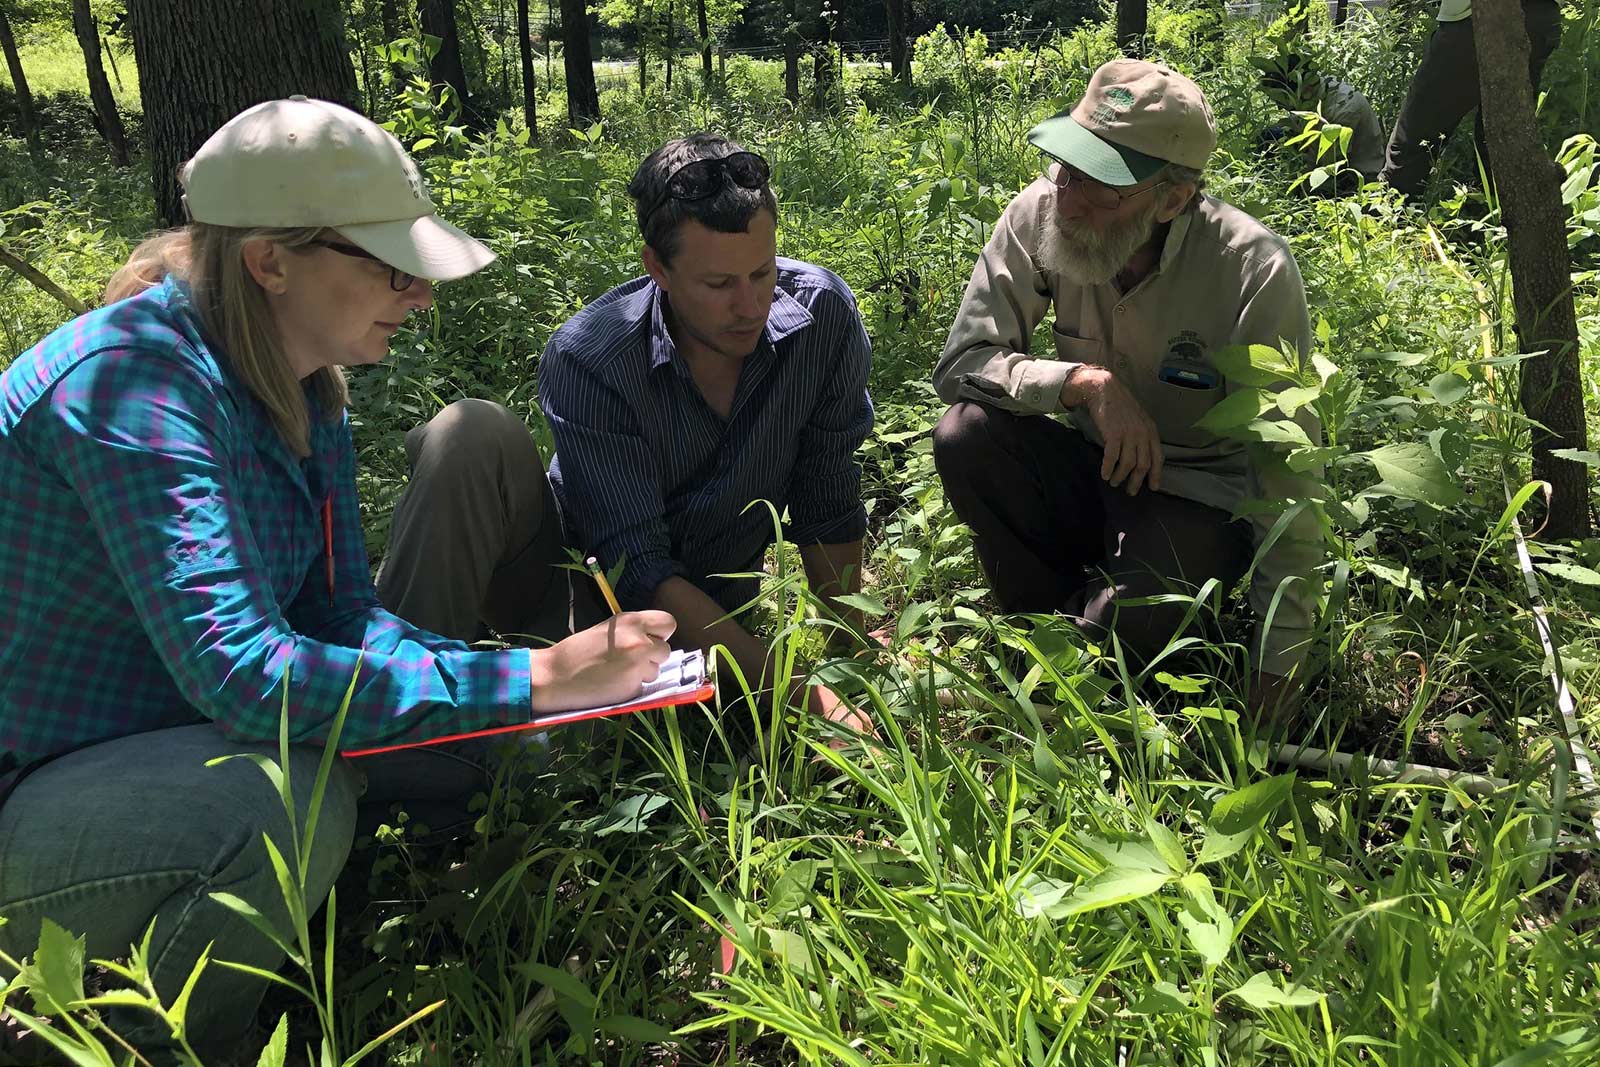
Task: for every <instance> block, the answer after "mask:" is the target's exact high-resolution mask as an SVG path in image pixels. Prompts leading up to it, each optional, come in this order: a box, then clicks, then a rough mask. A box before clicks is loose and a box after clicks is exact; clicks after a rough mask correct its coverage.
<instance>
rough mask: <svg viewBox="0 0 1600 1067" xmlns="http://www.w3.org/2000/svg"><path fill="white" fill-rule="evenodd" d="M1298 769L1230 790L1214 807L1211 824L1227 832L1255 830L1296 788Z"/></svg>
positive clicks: (1235, 832)
mask: <svg viewBox="0 0 1600 1067" xmlns="http://www.w3.org/2000/svg"><path fill="white" fill-rule="evenodd" d="M1294 780H1295V776H1294V772H1293V771H1290V772H1289V773H1288V774H1280V775H1278V776H1277V777H1274V778H1263V779H1261V780H1260V781H1259V782H1251V783H1250V784H1249V785H1247V786H1245V787H1244V788H1243V789H1240V790H1238V791H1237V792H1234V793H1229V794H1228V795H1227V796H1225V797H1223V798H1222V799H1221V800H1219V801H1217V805H1216V807H1214V808H1212V809H1211V819H1210V822H1209V823H1208V825H1209V826H1211V827H1214V828H1216V829H1217V830H1220V831H1222V832H1223V833H1225V834H1237V833H1243V832H1245V831H1247V830H1253V829H1255V828H1256V827H1258V826H1260V825H1261V824H1262V823H1263V822H1265V821H1266V819H1267V816H1269V815H1271V814H1272V813H1273V812H1274V811H1276V810H1277V808H1278V805H1279V804H1282V803H1283V801H1284V798H1286V797H1287V796H1288V795H1289V794H1290V792H1292V791H1293V790H1294Z"/></svg>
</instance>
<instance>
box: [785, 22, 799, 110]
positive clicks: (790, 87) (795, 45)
mask: <svg viewBox="0 0 1600 1067" xmlns="http://www.w3.org/2000/svg"><path fill="white" fill-rule="evenodd" d="M783 96H784V99H786V100H788V101H789V103H790V104H791V105H792V106H794V107H799V106H800V34H799V27H798V26H797V25H796V24H795V20H794V0H783Z"/></svg>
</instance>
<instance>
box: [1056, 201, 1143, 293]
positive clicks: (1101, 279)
mask: <svg viewBox="0 0 1600 1067" xmlns="http://www.w3.org/2000/svg"><path fill="white" fill-rule="evenodd" d="M1050 195H1051V197H1052V198H1053V197H1054V196H1055V195H1056V194H1055V193H1053V192H1052V193H1051V194H1050ZM1160 206H1161V205H1160V201H1159V200H1157V199H1156V198H1155V197H1151V200H1150V203H1149V204H1148V205H1147V206H1146V207H1145V208H1144V209H1143V210H1141V211H1140V212H1139V214H1137V215H1135V216H1134V217H1133V218H1131V219H1128V220H1127V221H1126V222H1123V223H1119V224H1117V225H1115V226H1113V227H1112V228H1111V229H1110V230H1108V231H1107V232H1106V233H1105V234H1104V235H1101V234H1098V233H1096V232H1095V231H1094V230H1092V229H1090V228H1089V227H1088V226H1074V225H1072V224H1071V223H1067V222H1063V221H1062V219H1061V216H1060V215H1059V214H1057V213H1056V205H1055V202H1054V200H1053V199H1052V200H1051V203H1050V204H1049V205H1048V208H1047V213H1048V215H1049V218H1050V220H1051V223H1052V225H1051V226H1049V227H1048V228H1047V229H1046V230H1045V232H1043V233H1041V234H1040V235H1039V263H1040V265H1041V266H1043V267H1044V269H1045V270H1047V271H1052V272H1054V273H1056V274H1059V275H1060V276H1061V277H1063V278H1065V279H1066V280H1067V281H1069V282H1071V283H1072V284H1074V285H1104V284H1106V283H1107V282H1109V281H1110V280H1111V279H1113V278H1115V277H1116V276H1117V272H1119V271H1120V270H1122V268H1123V267H1126V266H1127V265H1128V260H1130V259H1132V258H1133V254H1134V253H1135V252H1137V251H1138V250H1139V249H1140V248H1141V247H1142V246H1143V245H1144V244H1145V242H1147V241H1149V240H1150V238H1151V237H1153V236H1155V232H1156V212H1157V210H1159V208H1160Z"/></svg>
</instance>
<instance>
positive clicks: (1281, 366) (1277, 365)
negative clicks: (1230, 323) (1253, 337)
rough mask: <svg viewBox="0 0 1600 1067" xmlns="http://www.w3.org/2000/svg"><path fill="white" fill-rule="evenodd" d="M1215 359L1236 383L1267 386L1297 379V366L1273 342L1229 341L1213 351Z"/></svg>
mask: <svg viewBox="0 0 1600 1067" xmlns="http://www.w3.org/2000/svg"><path fill="white" fill-rule="evenodd" d="M1211 363H1212V365H1213V366H1215V367H1216V368H1217V369H1218V370H1219V371H1221V372H1222V373H1223V374H1224V375H1226V376H1227V379H1228V381H1229V382H1232V383H1233V384H1235V385H1248V386H1253V387H1256V388H1263V387H1268V386H1273V385H1277V384H1278V383H1279V382H1283V381H1294V380H1295V368H1294V366H1293V365H1292V364H1290V363H1288V362H1286V361H1285V360H1284V358H1283V354H1282V353H1281V352H1279V351H1278V350H1277V349H1276V348H1274V347H1272V346H1271V345H1228V346H1227V347H1226V348H1220V349H1218V350H1217V351H1215V352H1213V353H1212V354H1211ZM1235 395H1237V394H1235Z"/></svg>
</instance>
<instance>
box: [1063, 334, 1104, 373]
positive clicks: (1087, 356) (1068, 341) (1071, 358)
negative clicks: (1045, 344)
mask: <svg viewBox="0 0 1600 1067" xmlns="http://www.w3.org/2000/svg"><path fill="white" fill-rule="evenodd" d="M1050 339H1051V340H1052V341H1054V342H1055V346H1056V358H1057V359H1059V360H1062V361H1063V362H1066V363H1092V364H1094V365H1095V366H1097V367H1103V366H1105V364H1106V350H1105V349H1106V346H1105V342H1104V341H1097V340H1095V339H1094V338H1092V337H1077V336H1075V335H1073V334H1070V333H1065V332H1063V331H1062V330H1061V329H1060V328H1059V327H1057V326H1054V325H1052V326H1051V327H1050Z"/></svg>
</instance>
